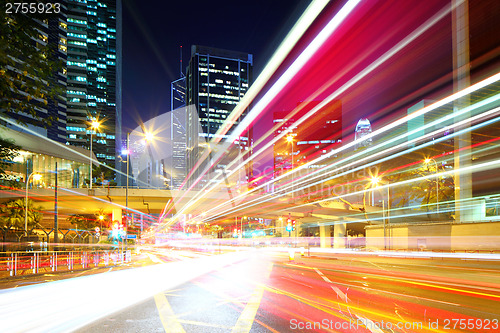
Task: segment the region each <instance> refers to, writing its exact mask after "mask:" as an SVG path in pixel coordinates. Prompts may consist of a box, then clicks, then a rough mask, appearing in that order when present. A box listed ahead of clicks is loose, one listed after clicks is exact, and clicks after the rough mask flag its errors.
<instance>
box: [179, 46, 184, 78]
mask: <svg viewBox="0 0 500 333" xmlns="http://www.w3.org/2000/svg"><path fill="white" fill-rule="evenodd" d="M180 51H181V63H180V66H181V67H180V69H181V77H183V76H184V73H182V45H181V47H180Z"/></svg>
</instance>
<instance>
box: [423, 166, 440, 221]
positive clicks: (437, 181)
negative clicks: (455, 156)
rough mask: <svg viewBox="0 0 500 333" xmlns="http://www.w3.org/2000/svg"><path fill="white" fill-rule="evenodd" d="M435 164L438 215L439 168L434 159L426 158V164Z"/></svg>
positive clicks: (437, 210)
mask: <svg viewBox="0 0 500 333" xmlns="http://www.w3.org/2000/svg"><path fill="white" fill-rule="evenodd" d="M431 162H434V166H435V167H436V213H438V214H439V179H438V167H437V163H436V161H435V160H434V159H432V158H426V159H425V160H424V163H425V164H426V165H428V164H429V163H431Z"/></svg>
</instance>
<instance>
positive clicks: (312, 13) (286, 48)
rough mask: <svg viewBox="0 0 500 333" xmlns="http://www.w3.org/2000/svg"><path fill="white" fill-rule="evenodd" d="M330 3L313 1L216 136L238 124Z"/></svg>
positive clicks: (323, 0) (322, 0)
mask: <svg viewBox="0 0 500 333" xmlns="http://www.w3.org/2000/svg"><path fill="white" fill-rule="evenodd" d="M328 2H329V1H325V0H321V1H313V2H312V3H311V4H310V5H309V6H308V7H307V9H306V10H305V11H304V13H303V14H302V16H301V17H300V18H299V20H298V21H297V23H296V24H295V25H294V26H293V28H292V29H291V30H290V32H289V33H288V34H287V36H286V37H285V39H284V40H283V42H282V43H281V44H280V46H279V47H278V49H277V50H276V52H275V53H274V54H273V56H272V57H271V59H270V60H269V62H268V63H267V64H266V66H265V67H264V69H263V70H262V73H261V74H260V75H259V77H257V79H256V80H255V82H254V83H253V84H252V86H251V87H250V88H249V89H248V92H247V93H246V94H245V96H243V98H242V100H241V102H240V103H239V104H238V105H236V107H235V108H234V109H233V111H232V112H231V114H230V115H229V116H228V117H227V120H226V121H225V122H224V124H223V126H221V127H220V128H219V130H218V131H217V133H216V136H219V135H220V136H222V135H224V134H226V133H227V131H228V130H229V129H230V128H231V126H232V124H234V123H235V122H236V120H237V119H238V117H239V116H240V115H241V114H242V113H243V111H244V110H245V108H247V107H248V105H249V104H250V102H252V101H253V100H254V99H255V97H256V96H257V94H258V93H259V92H260V91H261V90H262V88H263V87H264V86H265V85H266V84H267V82H268V81H269V80H270V79H271V77H272V75H273V74H274V72H275V71H276V69H278V67H279V66H280V65H281V63H282V62H283V60H284V59H285V58H286V56H287V55H288V54H289V53H290V51H291V50H292V49H293V47H294V46H295V45H296V44H297V42H298V41H299V39H300V38H301V37H302V36H303V35H304V33H305V32H306V31H307V29H308V28H309V27H310V25H311V24H312V23H313V22H314V20H315V19H316V18H317V17H318V15H319V14H320V13H321V11H322V10H323V9H324V8H325V6H326V5H327V4H328Z"/></svg>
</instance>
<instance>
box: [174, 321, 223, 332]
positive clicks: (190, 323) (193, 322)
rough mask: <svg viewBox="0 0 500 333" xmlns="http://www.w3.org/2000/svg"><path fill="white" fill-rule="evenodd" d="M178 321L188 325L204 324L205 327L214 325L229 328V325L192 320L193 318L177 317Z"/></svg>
mask: <svg viewBox="0 0 500 333" xmlns="http://www.w3.org/2000/svg"><path fill="white" fill-rule="evenodd" d="M179 322H180V323H183V324H189V325H196V326H205V327H216V328H222V329H225V330H227V329H231V327H230V326H224V325H217V324H210V323H204V322H201V321H194V320H184V319H179Z"/></svg>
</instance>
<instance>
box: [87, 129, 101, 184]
mask: <svg viewBox="0 0 500 333" xmlns="http://www.w3.org/2000/svg"><path fill="white" fill-rule="evenodd" d="M100 125H101V123H99V122H98V121H97V120H93V121H92V123H91V124H90V156H89V161H90V182H89V183H90V185H89V188H90V189H92V155H93V153H92V141H93V140H92V134H93V133H94V130H96V131H97V129H98V128H99V126H100Z"/></svg>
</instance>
